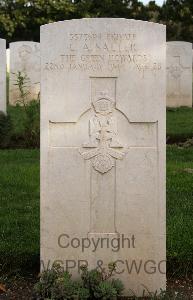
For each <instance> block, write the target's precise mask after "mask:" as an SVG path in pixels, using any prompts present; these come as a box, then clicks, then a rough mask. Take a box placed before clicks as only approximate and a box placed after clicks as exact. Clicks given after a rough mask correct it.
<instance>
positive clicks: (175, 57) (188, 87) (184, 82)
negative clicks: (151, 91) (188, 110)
mask: <svg viewBox="0 0 193 300" xmlns="http://www.w3.org/2000/svg"><path fill="white" fill-rule="evenodd" d="M166 105H167V106H168V107H179V106H189V107H192V44H191V43H187V42H168V43H167V100H166Z"/></svg>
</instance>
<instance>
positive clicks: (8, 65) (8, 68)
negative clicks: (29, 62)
mask: <svg viewBox="0 0 193 300" xmlns="http://www.w3.org/2000/svg"><path fill="white" fill-rule="evenodd" d="M6 60H7V72H8V73H9V72H10V49H9V48H8V49H7V50H6Z"/></svg>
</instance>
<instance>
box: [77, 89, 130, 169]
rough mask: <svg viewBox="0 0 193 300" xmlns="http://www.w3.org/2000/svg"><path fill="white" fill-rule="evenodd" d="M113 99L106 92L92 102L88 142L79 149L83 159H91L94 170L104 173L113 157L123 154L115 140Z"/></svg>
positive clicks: (111, 162) (112, 161)
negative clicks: (92, 113)
mask: <svg viewBox="0 0 193 300" xmlns="http://www.w3.org/2000/svg"><path fill="white" fill-rule="evenodd" d="M114 105H115V104H114V101H113V100H112V99H111V98H109V97H108V96H107V95H106V93H104V92H102V93H101V94H100V96H99V97H98V98H97V99H96V100H95V101H93V102H92V106H93V109H94V113H95V114H94V116H93V117H92V118H91V119H90V120H89V139H90V140H89V142H88V143H84V144H83V145H82V148H81V149H80V150H79V151H80V154H81V155H82V156H83V157H84V159H92V165H93V167H94V169H95V170H97V171H98V172H100V173H102V174H104V173H106V172H108V171H109V170H110V169H111V168H112V167H113V166H114V164H115V162H114V160H115V159H122V158H123V157H124V155H125V153H126V152H125V151H124V149H123V146H122V145H121V144H120V143H119V142H118V141H117V122H116V117H115V116H114V114H113V113H114Z"/></svg>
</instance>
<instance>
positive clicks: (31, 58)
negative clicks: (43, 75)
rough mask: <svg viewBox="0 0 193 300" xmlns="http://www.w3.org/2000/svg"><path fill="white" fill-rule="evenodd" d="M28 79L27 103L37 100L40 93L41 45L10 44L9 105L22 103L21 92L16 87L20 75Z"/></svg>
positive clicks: (26, 43) (27, 43)
mask: <svg viewBox="0 0 193 300" xmlns="http://www.w3.org/2000/svg"><path fill="white" fill-rule="evenodd" d="M19 72H21V75H22V76H25V77H26V84H25V89H24V91H25V92H27V93H28V94H27V96H26V101H27V102H28V101H30V100H32V99H37V98H38V95H39V92H40V44H39V43H35V42H27V41H25V42H15V43H11V44H10V84H9V103H10V104H12V105H15V104H16V103H18V101H20V92H19V89H18V86H17V85H15V84H16V81H17V77H18V73H19Z"/></svg>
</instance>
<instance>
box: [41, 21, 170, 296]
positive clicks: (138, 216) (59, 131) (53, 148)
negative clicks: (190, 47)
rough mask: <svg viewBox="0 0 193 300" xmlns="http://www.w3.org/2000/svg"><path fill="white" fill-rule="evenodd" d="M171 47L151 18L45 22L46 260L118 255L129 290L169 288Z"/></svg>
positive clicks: (90, 260) (105, 259)
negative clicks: (168, 99) (167, 208)
mask: <svg viewBox="0 0 193 300" xmlns="http://www.w3.org/2000/svg"><path fill="white" fill-rule="evenodd" d="M165 52H166V41H165V26H163V25H158V24H154V23H149V22H142V21H136V20H126V19H82V20H71V21H64V22H58V23H52V24H48V25H44V26H42V27H41V262H42V264H43V265H44V267H46V266H49V265H50V264H52V263H53V262H54V261H60V262H61V263H62V265H63V266H64V268H66V269H69V271H70V272H71V273H72V274H73V276H74V277H76V276H77V273H78V269H79V266H80V264H81V263H83V262H84V263H86V264H88V266H89V268H94V267H97V266H99V265H100V266H101V264H102V265H103V266H106V265H107V264H108V263H109V262H112V261H114V262H117V272H116V276H117V277H120V278H121V279H122V280H123V282H124V284H125V287H126V289H125V291H128V289H131V290H133V291H134V292H135V293H136V295H142V293H143V290H144V286H146V287H147V288H148V289H149V290H150V291H155V290H158V291H159V290H160V288H162V289H164V288H165V272H164V268H165V266H164V265H165V92H166V88H165V73H166V72H165V68H166V65H165V56H166V53H165ZM116 242H117V245H118V246H117V247H115V243H116ZM94 245H95V246H94ZM96 245H97V246H96ZM99 262H100V263H99ZM133 264H136V265H137V266H138V267H139V269H140V270H138V271H136V270H134V269H135V267H134V269H133V270H131V269H130V268H132V267H131V265H133ZM138 267H137V268H138Z"/></svg>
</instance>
